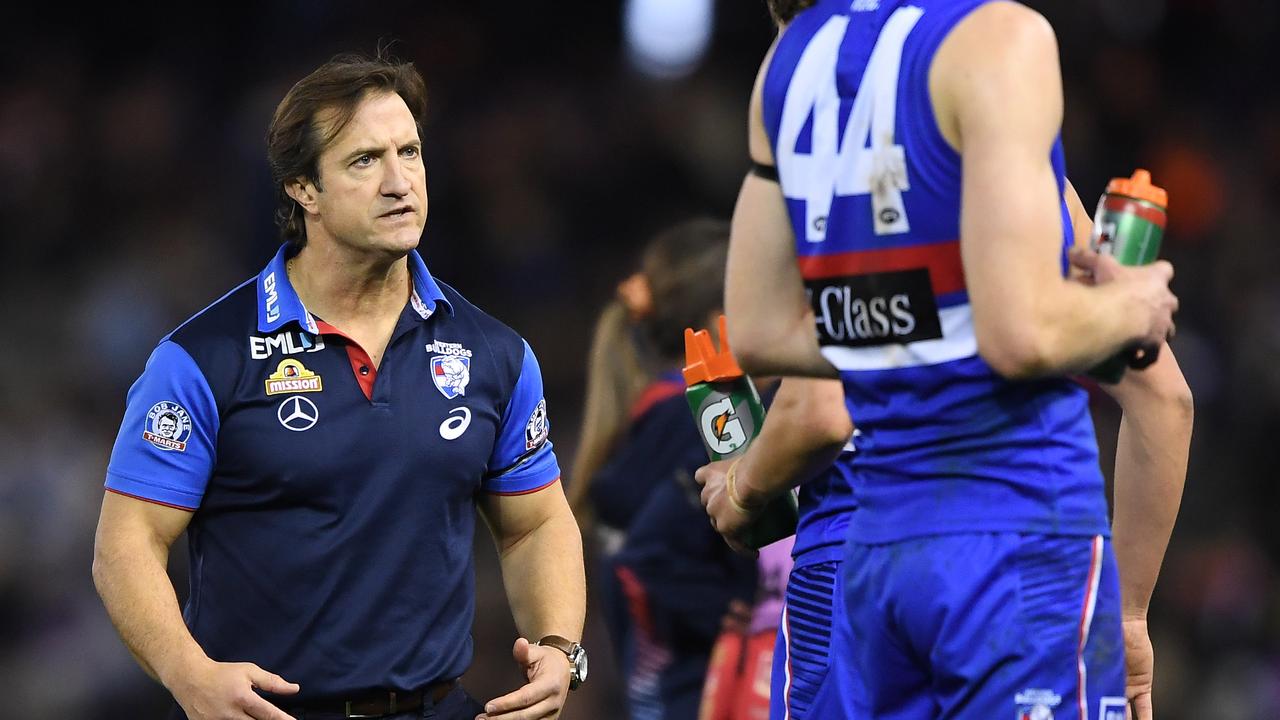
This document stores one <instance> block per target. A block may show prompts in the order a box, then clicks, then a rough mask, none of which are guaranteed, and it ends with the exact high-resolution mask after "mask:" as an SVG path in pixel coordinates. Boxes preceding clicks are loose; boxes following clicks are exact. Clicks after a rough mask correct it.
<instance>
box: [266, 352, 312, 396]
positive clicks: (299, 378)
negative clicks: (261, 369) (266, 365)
mask: <svg viewBox="0 0 1280 720" xmlns="http://www.w3.org/2000/svg"><path fill="white" fill-rule="evenodd" d="M266 384H267V394H268V395H283V394H284V393H305V392H320V391H321V390H324V383H323V382H322V380H321V378H320V376H319V375H317V374H315V373H314V372H311V371H310V370H308V369H307V368H306V366H304V365H303V364H302V363H300V362H298V361H297V360H293V359H291V358H286V359H284V360H281V361H280V364H279V365H277V366H276V371H275V372H273V373H271V374H270V375H268V376H267V383H266Z"/></svg>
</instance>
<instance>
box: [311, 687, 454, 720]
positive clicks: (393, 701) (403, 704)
mask: <svg viewBox="0 0 1280 720" xmlns="http://www.w3.org/2000/svg"><path fill="white" fill-rule="evenodd" d="M457 684H458V681H457V680H445V681H442V682H438V683H432V684H430V685H428V686H426V687H424V688H422V689H420V690H414V691H413V692H401V691H398V690H372V691H370V692H367V693H361V694H359V695H353V696H351V697H349V698H330V699H326V700H316V701H314V702H310V703H307V704H305V705H300V706H298V707H297V708H295V709H296V710H299V711H301V712H303V713H305V714H311V713H316V714H324V715H336V716H337V717H348V718H376V717H383V716H385V715H395V714H397V713H405V712H413V711H415V710H421V709H422V705H423V703H424V702H426V701H427V700H430V701H431V703H432V704H433V705H434V704H435V703H438V702H440V701H441V700H443V699H444V698H445V696H446V695H448V694H449V691H450V690H453V688H454V686H456V685H457Z"/></svg>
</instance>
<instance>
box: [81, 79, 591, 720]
mask: <svg viewBox="0 0 1280 720" xmlns="http://www.w3.org/2000/svg"><path fill="white" fill-rule="evenodd" d="M424 107H425V92H424V89H423V83H422V79H421V77H420V76H419V75H418V73H417V71H416V70H415V69H414V68H413V67H412V66H411V65H408V64H397V63H394V62H391V61H387V60H384V59H382V58H377V59H367V58H361V57H353V56H344V57H339V58H335V59H334V60H333V61H331V62H329V63H327V64H325V65H323V66H322V67H320V68H319V69H318V70H316V71H315V72H313V73H312V74H310V75H308V76H307V77H306V78H304V79H303V80H302V81H300V82H299V83H298V84H297V85H295V86H294V87H293V89H292V90H290V92H289V93H288V95H286V97H285V98H284V100H283V101H282V102H281V103H280V106H279V108H278V109H277V111H276V114H275V118H274V119H273V121H272V123H271V128H270V131H269V132H268V154H269V158H270V162H271V168H272V173H273V176H274V178H275V180H276V182H277V183H278V187H279V191H280V207H279V208H278V212H277V220H278V221H279V223H280V225H281V230H282V234H283V236H284V238H285V239H286V240H287V241H288V242H287V243H286V244H285V245H284V246H283V247H282V248H281V249H280V251H279V252H278V253H277V254H276V256H275V258H274V259H273V260H272V261H271V262H270V263H269V264H268V265H267V267H266V268H265V269H264V270H263V271H262V272H261V274H259V275H258V276H257V277H256V278H253V279H250V280H248V281H246V282H245V283H244V284H242V285H240V286H239V287H237V288H236V289H234V290H232V291H231V292H230V293H228V294H227V295H226V296H224V297H223V298H222V299H220V300H218V301H217V302H215V303H214V304H213V305H211V306H209V307H208V308H206V309H205V310H203V311H201V312H200V313H198V314H197V315H196V316H195V317H193V318H191V319H190V320H188V321H187V322H185V323H183V324H182V325H181V326H179V327H178V329H176V330H174V331H173V332H172V333H170V334H169V335H168V336H166V337H165V338H164V339H162V340H161V342H160V344H159V345H158V347H157V348H156V349H155V351H154V352H153V353H152V356H151V359H150V360H149V361H148V363H147V367H146V369H145V370H144V371H143V373H142V376H141V378H139V380H138V381H137V382H136V383H135V384H134V386H133V387H132V388H131V389H130V391H129V397H128V406H127V409H126V411H125V416H124V421H123V424H122V426H121V430H120V434H119V436H118V438H117V441H116V445H115V449H114V452H113V453H112V457H111V463H110V466H109V467H108V470H107V480H106V487H107V491H108V492H107V493H106V494H105V497H104V500H103V506H102V515H101V518H100V520H99V525H98V535H97V544H96V547H95V555H94V580H95V582H96V584H97V586H98V589H99V592H100V594H101V595H102V598H103V602H104V603H105V605H106V607H107V610H108V612H109V614H110V615H111V618H112V621H113V622H114V623H115V625H116V627H117V629H118V630H119V632H120V635H121V637H122V638H123V639H124V641H125V644H126V645H127V646H128V647H129V649H130V651H131V652H132V653H133V654H134V656H135V657H136V658H137V659H138V661H139V662H140V663H141V665H142V666H143V668H144V669H146V670H147V672H148V673H150V674H151V675H152V676H153V677H155V678H156V679H158V680H159V681H160V682H162V683H163V684H164V685H165V687H166V688H168V689H169V690H170V692H172V693H173V696H174V698H175V700H176V701H177V703H178V705H180V706H181V709H180V710H178V709H175V717H189V718H191V719H192V720H212V719H213V718H257V719H258V720H284V719H285V718H288V717H291V716H294V717H305V718H308V719H311V718H328V717H395V718H410V717H413V718H421V717H436V718H450V719H453V718H457V719H461V718H466V719H467V720H471V718H474V717H476V715H477V713H481V712H483V713H486V715H485V716H484V717H487V718H492V719H493V720H514V719H515V718H554V717H557V716H558V715H559V713H560V709H561V707H562V706H563V703H564V700H565V696H566V694H567V692H568V690H569V689H570V688H571V687H576V685H577V684H578V683H579V682H581V681H582V680H583V679H584V677H585V674H586V656H585V652H584V651H583V650H582V648H581V646H580V645H578V644H577V642H576V641H575V640H571V639H570V638H575V639H576V638H578V637H580V636H581V635H580V634H581V632H582V625H583V615H584V612H585V610H584V608H585V582H584V573H583V563H582V545H581V538H580V536H579V532H578V527H577V524H576V523H575V522H574V519H573V515H572V513H571V512H570V511H569V507H568V504H567V503H566V502H565V498H564V494H563V492H562V490H561V486H560V482H559V474H560V472H559V467H558V465H557V462H556V458H555V455H554V453H553V452H552V448H551V443H550V441H549V440H548V439H547V434H548V429H547V428H548V425H547V421H546V417H547V415H546V402H545V400H544V399H543V396H542V380H541V376H540V371H539V369H538V363H537V360H536V359H535V358H534V355H533V352H532V350H531V349H530V348H529V345H528V344H527V343H525V342H524V340H522V339H521V338H520V336H519V335H517V334H516V333H515V332H513V331H512V330H510V329H509V328H507V327H506V326H504V325H502V324H501V323H499V322H498V321H496V320H494V319H493V318H491V317H489V316H488V315H485V314H484V313H483V312H481V311H480V310H478V309H477V308H475V307H474V306H473V305H471V304H470V303H468V302H467V301H466V300H465V299H463V297H462V296H461V295H460V294H458V292H457V291H455V290H454V289H453V288H451V287H449V286H448V285H445V284H443V283H440V282H437V281H436V279H435V278H433V277H432V276H431V274H430V273H428V271H427V268H426V265H425V264H424V263H423V261H422V258H421V256H420V255H419V254H418V252H417V250H416V248H417V246H418V243H419V239H420V237H421V235H422V230H423V226H424V224H425V221H426V216H427V195H426V172H425V169H424V167H423V161H422V144H421V136H422V133H421V121H422V117H423V112H424ZM162 413H168V414H171V415H173V416H174V417H177V418H178V422H176V423H175V427H177V428H179V433H178V434H179V435H180V436H181V437H180V438H178V439H180V440H181V441H180V442H175V441H174V440H175V439H169V440H168V441H164V440H163V439H160V438H156V437H155V435H153V434H152V432H151V431H152V429H153V428H152V425H154V424H155V420H153V418H157V417H160V416H161V414H162ZM166 427H167V426H166ZM476 507H478V508H479V510H480V512H481V513H482V514H483V515H484V517H485V520H486V521H487V523H488V525H489V528H490V530H491V532H492V534H493V536H494V539H495V542H496V544H497V546H498V550H499V554H500V557H501V565H502V572H503V580H504V583H505V585H506V589H507V595H508V598H509V600H510V602H511V608H512V611H513V614H514V616H515V620H516V625H517V627H518V628H519V630H520V632H521V633H522V634H523V635H524V637H522V638H520V639H517V640H516V642H515V647H514V650H513V653H514V657H515V660H516V661H517V663H519V665H520V666H521V668H522V669H523V671H524V673H525V676H526V678H527V680H528V684H526V685H525V686H524V687H522V688H520V689H519V690H518V691H516V692H513V693H511V694H509V695H506V696H504V697H501V698H497V699H495V700H492V701H490V702H489V703H488V704H487V706H485V707H484V708H482V707H481V706H480V704H479V703H477V702H475V701H474V700H472V699H471V698H470V696H468V695H467V694H466V692H465V691H463V690H462V688H461V687H460V686H458V685H457V678H458V677H459V676H460V675H462V673H463V672H464V671H465V670H466V669H467V667H468V665H469V664H470V662H471V655H472V642H471V637H470V628H471V623H472V620H473V616H474V594H475V586H474V584H475V581H474V577H473V576H474V571H473V565H472V562H473V561H472V532H473V525H474V518H475V515H474V510H475V508H476ZM184 530H185V531H186V532H187V534H188V538H189V548H190V559H191V596H190V599H189V601H188V603H187V606H186V609H185V622H184V616H183V615H180V614H179V611H178V604H177V600H176V597H175V593H174V590H173V587H172V585H171V584H170V583H169V580H168V576H167V575H166V572H165V567H166V563H167V560H168V553H169V548H170V546H171V544H172V543H173V541H174V540H175V539H176V538H177V537H178V536H179V535H180V534H181V533H182V532H183V531H184ZM526 637H527V638H531V639H534V640H536V642H530V641H528V640H526V639H525V638H526Z"/></svg>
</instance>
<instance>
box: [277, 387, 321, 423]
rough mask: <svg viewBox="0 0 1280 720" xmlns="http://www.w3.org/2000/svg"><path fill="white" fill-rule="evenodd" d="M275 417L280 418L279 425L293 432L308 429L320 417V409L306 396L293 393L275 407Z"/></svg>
mask: <svg viewBox="0 0 1280 720" xmlns="http://www.w3.org/2000/svg"><path fill="white" fill-rule="evenodd" d="M276 417H277V418H279V419H280V424H281V425H283V426H285V427H287V428H289V429H290V430H292V431H294V432H302V431H303V430H310V429H311V426H313V425H315V424H316V421H317V420H319V419H320V411H319V410H317V409H316V404H315V403H313V402H311V401H310V400H308V399H307V398H304V397H302V396H301V395H294V396H293V397H289V398H285V400H284V402H281V403H280V407H279V408H277V409H276Z"/></svg>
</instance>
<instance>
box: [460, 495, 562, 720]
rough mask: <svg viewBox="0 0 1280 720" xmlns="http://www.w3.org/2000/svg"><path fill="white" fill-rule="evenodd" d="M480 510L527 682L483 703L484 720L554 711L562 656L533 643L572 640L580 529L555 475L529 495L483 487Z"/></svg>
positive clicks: (559, 703)
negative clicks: (518, 635)
mask: <svg viewBox="0 0 1280 720" xmlns="http://www.w3.org/2000/svg"><path fill="white" fill-rule="evenodd" d="M480 510H481V514H482V515H483V516H484V518H485V521H486V522H487V523H488V525H489V530H490V532H491V533H492V534H493V538H494V543H495V544H496V545H497V548H498V556H499V559H500V562H501V566H502V582H503V585H505V586H506V589H507V599H508V601H509V602H510V604H511V612H512V614H513V615H514V617H515V621H516V629H517V630H518V631H519V632H520V633H521V635H522V636H523V637H521V638H519V639H517V640H516V644H515V647H514V648H513V651H512V653H513V656H514V658H515V660H516V663H517V664H519V665H520V666H521V667H522V668H523V670H524V671H525V677H526V678H527V680H528V683H527V684H526V685H525V686H524V687H521V688H520V689H518V690H516V691H515V692H512V693H510V694H507V695H504V696H502V697H499V698H495V699H493V700H490V701H489V702H487V703H485V713H486V714H485V716H484V717H486V718H489V719H490V720H517V719H519V720H524V719H525V718H554V717H557V716H558V715H559V713H560V709H561V708H562V707H563V706H564V701H565V697H566V695H567V694H568V692H569V681H570V664H569V659H568V657H567V656H566V655H565V654H564V653H563V652H561V651H560V650H557V649H556V648H553V647H549V646H541V645H537V644H534V643H536V642H537V641H538V640H539V639H540V638H543V637H546V636H548V635H558V636H560V637H563V638H568V639H570V640H573V641H577V640H578V639H579V638H581V637H582V627H583V623H584V620H585V616H586V576H585V575H584V572H583V560H582V535H581V533H580V532H579V530H578V523H577V521H576V520H575V519H574V517H573V512H572V511H571V510H570V509H569V503H568V501H567V500H566V499H565V496H564V491H563V489H562V488H561V485H560V482H559V481H556V482H555V483H554V484H552V485H551V486H549V487H547V488H544V489H542V490H539V491H538V492H534V493H529V494H527V495H496V494H490V495H485V496H484V497H483V498H482V499H481V500H480Z"/></svg>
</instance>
